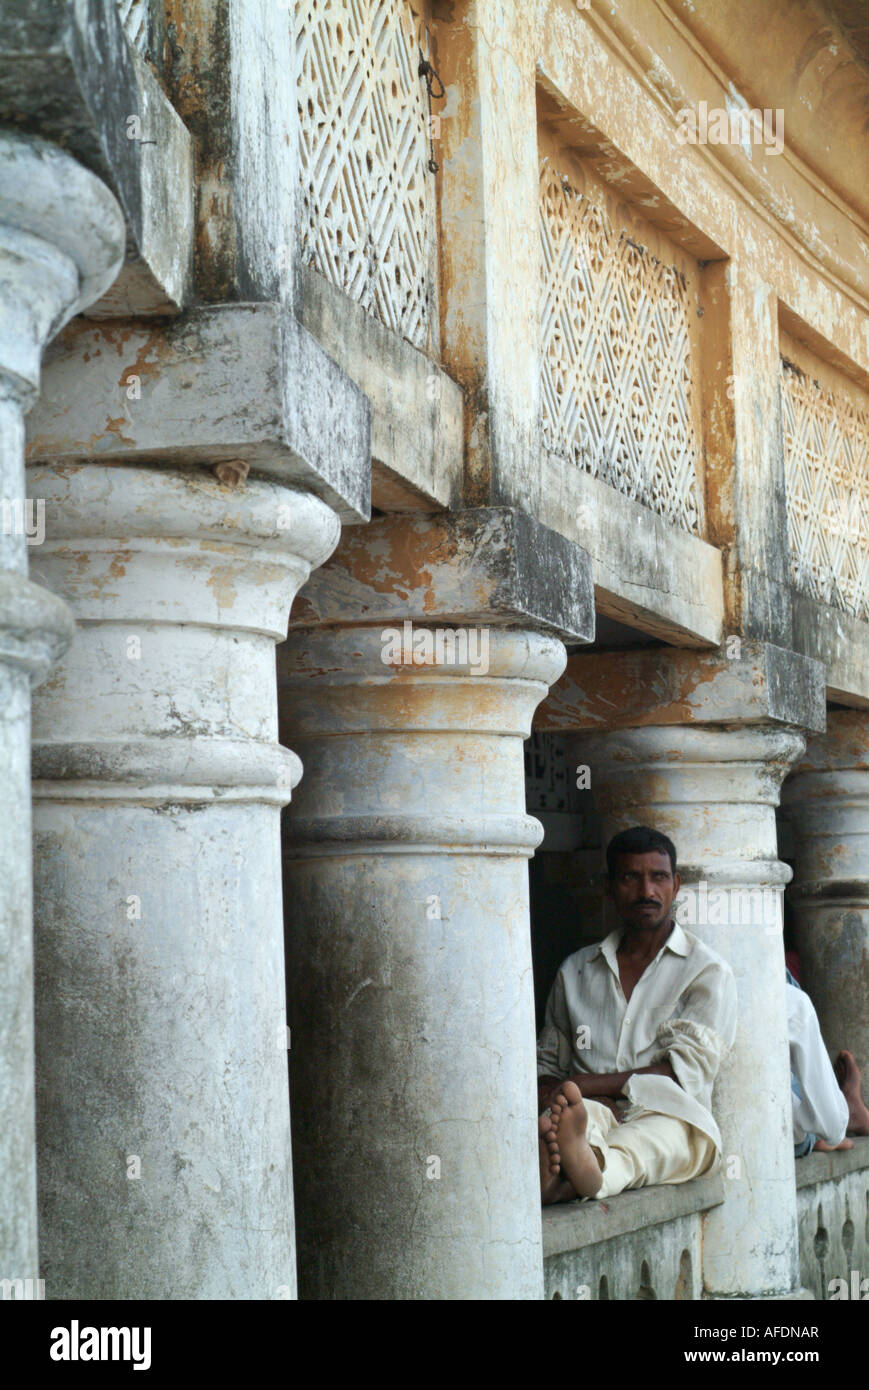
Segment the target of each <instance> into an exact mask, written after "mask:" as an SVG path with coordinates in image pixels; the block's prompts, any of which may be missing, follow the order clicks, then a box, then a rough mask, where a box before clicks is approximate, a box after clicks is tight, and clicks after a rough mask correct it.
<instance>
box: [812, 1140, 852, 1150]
mask: <svg viewBox="0 0 869 1390" xmlns="http://www.w3.org/2000/svg"><path fill="white" fill-rule="evenodd" d="M853 1147H854V1140H853V1139H843V1140H842V1141H841V1143H839V1144H828V1143H827V1141H826V1139H816V1140H815V1147H814V1152H815V1153H816V1154H832V1153H835V1152H836V1150H837V1149H853Z"/></svg>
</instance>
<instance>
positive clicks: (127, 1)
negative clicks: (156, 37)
mask: <svg viewBox="0 0 869 1390" xmlns="http://www.w3.org/2000/svg"><path fill="white" fill-rule="evenodd" d="M117 5H118V10H119V12H120V16H121V23H122V24H123V26H124V29H125V31H126V35H127V38H128V39H129V40H130V43H131V44H132V45H133V47H134V48H137V49H138V50H139V52H140V53H145V52H146V51H147V49H148V42H149V39H150V33H151V16H150V0H117Z"/></svg>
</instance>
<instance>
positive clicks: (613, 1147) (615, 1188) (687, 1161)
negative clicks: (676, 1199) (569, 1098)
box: [585, 1100, 715, 1201]
mask: <svg viewBox="0 0 869 1390" xmlns="http://www.w3.org/2000/svg"><path fill="white" fill-rule="evenodd" d="M585 1108H586V1110H587V1111H588V1142H589V1143H590V1144H591V1145H592V1147H593V1148H594V1149H596V1150H597V1152H598V1154H599V1155H600V1160H601V1168H602V1169H603V1187H602V1188H601V1189H600V1191H599V1192H598V1193H596V1194H595V1199H594V1200H596V1201H597V1200H599V1199H600V1198H601V1197H614V1196H615V1195H616V1193H618V1192H625V1191H626V1190H627V1189H628V1188H630V1187H651V1186H652V1185H653V1184H654V1183H665V1182H687V1181H688V1179H689V1178H696V1177H699V1176H700V1174H701V1173H705V1172H707V1171H708V1170H709V1168H711V1167H712V1164H713V1163H714V1161H715V1145H714V1144H713V1142H712V1140H711V1139H710V1138H709V1136H708V1135H707V1134H703V1132H702V1131H701V1130H699V1129H696V1128H695V1127H694V1125H689V1124H688V1123H687V1121H685V1120H677V1119H676V1118H675V1117H674V1116H672V1115H658V1114H657V1113H656V1112H655V1111H653V1110H644V1109H643V1108H642V1106H640V1105H635V1106H632V1107H631V1109H630V1110H626V1111H625V1118H624V1119H623V1120H622V1122H621V1124H619V1123H618V1121H617V1120H616V1117H615V1115H613V1113H612V1111H611V1110H610V1109H608V1107H607V1106H606V1105H601V1104H600V1102H599V1101H596V1100H587V1101H586V1102H585Z"/></svg>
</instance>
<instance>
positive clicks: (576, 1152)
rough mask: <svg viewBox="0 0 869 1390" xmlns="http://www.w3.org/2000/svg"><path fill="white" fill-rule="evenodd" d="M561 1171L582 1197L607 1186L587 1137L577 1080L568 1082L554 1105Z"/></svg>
mask: <svg viewBox="0 0 869 1390" xmlns="http://www.w3.org/2000/svg"><path fill="white" fill-rule="evenodd" d="M552 1114H553V1119H554V1123H555V1127H556V1133H557V1143H558V1153H559V1158H560V1162H561V1170H562V1172H563V1174H564V1176H565V1177H566V1178H567V1179H569V1181H570V1183H571V1186H572V1187H573V1188H574V1190H575V1191H576V1192H577V1193H578V1194H579V1196H580V1197H593V1196H594V1195H595V1193H596V1192H599V1191H600V1188H601V1186H602V1184H603V1173H602V1172H601V1170H600V1164H599V1163H598V1161H597V1159H596V1158H595V1156H594V1151H593V1149H592V1147H591V1145H590V1144H589V1142H588V1139H587V1138H586V1131H587V1129H588V1111H587V1110H586V1108H585V1106H584V1105H583V1103H582V1092H581V1091H580V1089H579V1087H578V1086H577V1085H576V1082H574V1081H565V1083H564V1085H563V1086H561V1087H560V1088H559V1091H558V1094H557V1096H556V1097H555V1099H554V1101H553V1105H552Z"/></svg>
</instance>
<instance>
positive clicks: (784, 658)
mask: <svg viewBox="0 0 869 1390" xmlns="http://www.w3.org/2000/svg"><path fill="white" fill-rule="evenodd" d="M822 692H823V669H822V668H821V667H820V665H819V664H818V663H817V662H811V661H808V660H807V659H806V658H802V657H798V656H795V655H794V654H793V653H789V652H786V651H783V650H782V649H780V648H776V647H771V646H770V645H769V644H766V643H749V642H745V643H743V644H742V648H741V653H740V654H739V655H738V656H735V657H734V658H733V659H730V660H729V659H728V657H727V655H726V653H725V652H708V653H707V652H702V653H701V652H692V651H687V650H681V651H674V652H672V653H670V652H662V651H651V652H649V651H645V652H631V653H626V654H624V655H621V656H618V655H612V654H607V655H600V656H588V657H583V656H577V657H574V658H572V660H571V662H570V668H569V671H568V673H567V675H566V677H565V679H564V680H563V681H562V682H561V683H560V685H559V687H557V688H556V690H555V692H553V696H552V699H551V701H550V705H549V707H548V708H547V709H546V710H544V711H543V713H542V718H541V725H542V726H543V727H561V728H565V727H569V726H570V710H571V709H572V710H573V719H574V727H576V726H577V725H584V726H585V729H586V730H587V731H589V730H593V731H594V732H583V733H579V734H577V735H576V737H575V738H572V739H571V740H570V744H569V747H570V749H571V755H572V757H573V758H574V759H575V762H576V764H577V765H580V764H584V765H586V766H587V767H588V768H589V771H590V780H591V788H592V791H593V793H594V797H595V802H596V805H597V808H598V811H599V813H600V815H601V819H602V827H601V828H602V835H603V841H604V844H605V843H606V842H607V841H608V840H609V838H610V836H611V835H613V834H615V833H616V832H617V831H619V830H623V829H625V828H626V827H628V826H630V825H637V824H644V825H651V826H653V827H655V828H656V829H659V830H663V831H664V832H665V834H667V835H669V836H670V837H671V839H672V840H673V842H674V843H675V845H676V849H677V852H678V856H679V861H680V871H681V873H682V877H683V892H685V895H686V904H685V906H686V909H687V912H686V915H685V916H684V917H683V918H682V920H684V922H685V925H686V926H687V927H688V928H689V930H692V931H694V932H696V934H697V935H698V936H700V937H702V939H703V940H705V941H707V942H708V943H709V944H710V945H711V946H712V947H713V948H714V949H715V950H717V951H718V952H719V953H720V954H721V955H722V956H723V957H724V958H725V959H726V960H727V961H728V962H729V964H730V965H731V967H732V968H733V972H734V975H735V977H736V984H737V990H738V996H739V1014H738V1022H737V1036H736V1041H735V1044H734V1046H733V1049H732V1051H731V1052H730V1054H729V1055H728V1056H727V1057H726V1058H725V1060H724V1062H723V1064H722V1067H721V1071H720V1073H719V1078H718V1082H717V1084H716V1088H715V1114H716V1118H717V1120H718V1123H719V1126H720V1129H721V1134H722V1143H723V1148H722V1155H723V1167H722V1171H723V1176H724V1177H725V1194H726V1196H725V1201H724V1203H723V1205H722V1206H719V1207H716V1208H713V1209H712V1210H711V1211H710V1212H708V1213H707V1216H706V1220H705V1231H704V1238H703V1271H704V1284H705V1289H706V1292H707V1295H709V1296H712V1297H721V1298H727V1297H756V1298H761V1297H764V1296H768V1295H771V1294H778V1295H782V1294H789V1293H792V1292H793V1291H794V1290H795V1288H796V1287H797V1285H798V1249H797V1224H796V1196H795V1189H794V1166H793V1165H794V1159H793V1143H792V1137H791V1103H790V1074H789V1061H788V1042H787V1025H786V1015H785V998H784V988H785V984H784V951H783V945H782V935H781V923H782V919H781V894H782V891H783V888H784V885H785V883H786V882H787V881H788V879H789V878H790V870H789V869H788V867H787V865H785V864H783V863H781V862H780V860H779V859H778V855H777V847H776V821H775V808H776V805H777V804H778V799H779V788H780V786H781V782H782V779H783V778H784V777H785V775H786V773H787V772H788V770H789V768H790V766H791V764H792V763H793V762H794V761H795V759H796V758H798V757H799V755H800V754H801V753H802V751H803V747H804V739H803V735H802V733H801V732H800V729H801V728H810V729H811V728H817V727H818V726H819V724H820V723H821V722H822V720H823V698H822ZM617 723H623V724H624V725H625V726H630V727H621V728H612V727H609V728H607V727H606V726H607V725H610V726H612V725H613V724H617ZM701 885H705V889H704V888H703V887H702V886H701Z"/></svg>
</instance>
